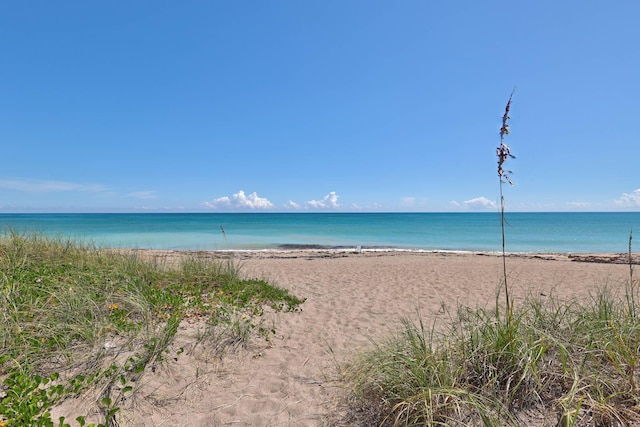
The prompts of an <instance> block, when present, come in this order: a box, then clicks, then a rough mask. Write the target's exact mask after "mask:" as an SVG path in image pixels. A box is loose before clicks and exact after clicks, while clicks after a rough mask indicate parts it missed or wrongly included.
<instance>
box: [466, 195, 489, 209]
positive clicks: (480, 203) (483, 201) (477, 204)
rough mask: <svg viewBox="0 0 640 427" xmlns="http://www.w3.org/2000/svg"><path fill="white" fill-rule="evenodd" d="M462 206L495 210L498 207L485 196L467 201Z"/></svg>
mask: <svg viewBox="0 0 640 427" xmlns="http://www.w3.org/2000/svg"><path fill="white" fill-rule="evenodd" d="M462 204H463V205H464V206H466V207H469V208H495V207H496V206H497V204H496V202H493V201H491V200H489V199H487V198H486V197H484V196H481V197H475V198H473V199H469V200H465V201H464V202H462Z"/></svg>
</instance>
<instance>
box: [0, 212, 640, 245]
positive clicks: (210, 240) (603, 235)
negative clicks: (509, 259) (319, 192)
mask: <svg viewBox="0 0 640 427" xmlns="http://www.w3.org/2000/svg"><path fill="white" fill-rule="evenodd" d="M506 219H507V225H506V229H505V231H506V249H507V251H508V252H529V253H578V252H582V253H584V252H627V251H628V245H629V233H630V231H631V229H633V230H637V232H636V234H637V236H638V237H637V239H636V240H637V241H638V242H639V243H638V245H637V246H638V247H640V213H638V212H624V213H622V212H616V213H611V212H609V213H508V214H507V216H506ZM222 229H224V233H223V232H222ZM0 230H2V231H3V232H4V233H7V232H9V231H10V230H14V231H16V232H26V231H35V232H38V233H43V234H46V235H50V236H55V237H65V238H71V239H74V240H80V241H85V242H91V243H94V244H96V245H98V246H102V247H129V248H154V249H194V250H223V249H277V248H279V247H283V245H285V247H296V246H303V245H318V246H323V247H355V246H358V245H360V246H362V247H363V248H367V247H385V248H386V247H390V248H398V249H415V250H452V251H501V250H502V240H501V231H500V215H499V214H498V213H224V214H209V213H193V214H181V213H173V214H94V213H92V214H0ZM289 245H291V246H289Z"/></svg>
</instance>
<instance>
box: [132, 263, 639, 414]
mask: <svg viewBox="0 0 640 427" xmlns="http://www.w3.org/2000/svg"><path fill="white" fill-rule="evenodd" d="M143 255H144V256H148V257H156V258H158V259H162V260H165V261H171V260H172V259H176V258H177V257H180V256H184V255H196V256H220V254H213V253H205V252H198V253H183V252H171V251H151V252H144V253H143ZM224 256H229V254H226V255H224ZM233 257H234V259H235V260H237V262H239V263H240V264H241V266H242V272H243V274H245V275H247V276H253V277H260V278H265V279H268V280H270V281H272V282H273V283H274V284H276V285H278V286H280V287H284V288H287V289H289V290H290V291H292V292H293V293H294V294H295V295H297V296H299V297H303V298H306V302H305V303H304V304H303V305H302V311H301V312H297V313H279V314H277V315H273V316H270V317H269V319H268V322H273V326H274V327H275V329H276V331H277V332H276V335H275V336H274V337H273V338H272V340H271V341H270V342H268V343H267V342H265V341H263V340H260V339H256V340H255V341H253V342H251V343H250V345H249V346H248V347H247V348H246V349H239V350H238V351H236V352H235V353H233V354H229V355H226V356H224V357H223V358H222V359H220V358H218V357H217V356H215V355H214V354H212V352H211V351H210V349H209V348H208V347H207V345H206V344H202V345H199V346H196V347H195V348H194V347H193V346H192V344H189V343H190V342H193V337H194V336H195V335H196V334H197V331H198V328H199V327H201V326H202V325H199V324H198V323H197V322H194V323H188V322H183V325H182V326H181V329H180V331H179V333H178V336H177V340H176V344H175V348H173V349H172V351H173V352H175V354H176V357H175V358H167V360H166V361H165V362H164V364H163V365H162V366H160V367H159V368H158V369H157V370H156V371H155V372H149V373H147V374H146V375H145V376H144V377H143V381H142V384H141V385H140V388H139V390H138V392H137V394H136V397H135V398H134V399H131V401H130V402H127V405H125V407H123V411H122V414H121V415H122V420H123V422H122V423H121V425H131V426H339V425H347V424H344V423H343V422H342V421H341V419H340V415H341V414H342V413H343V411H344V408H343V407H342V405H341V402H343V385H342V384H341V383H340V382H339V381H338V378H339V375H338V369H337V367H338V366H339V365H340V364H342V363H344V362H346V361H348V360H349V358H350V357H353V355H354V354H356V353H357V352H359V351H362V350H364V349H366V348H367V347H368V346H370V345H371V341H372V340H375V339H380V338H383V337H385V336H387V335H388V334H390V333H392V332H393V331H396V330H397V329H398V327H399V323H400V320H401V319H402V318H403V317H409V318H411V319H414V320H415V319H417V313H418V312H420V313H421V316H422V318H423V320H424V321H425V323H427V324H432V323H433V322H436V325H437V322H440V321H445V320H446V319H447V316H448V314H447V313H446V312H445V311H443V306H444V307H446V308H451V309H453V308H455V306H456V304H458V303H460V304H465V305H470V306H485V305H490V304H494V302H495V297H496V291H497V289H498V287H499V284H500V281H501V274H502V258H501V257H499V256H496V255H490V254H472V253H416V252H393V251H386V252H385V251H383V252H363V253H353V251H351V252H349V251H342V252H341V251H283V252H246V253H245V252H237V253H234V254H233ZM618 258H619V259H618V260H617V261H618V263H612V262H611V261H616V257H612V256H604V257H603V256H581V257H571V256H566V255H535V256H510V257H509V258H508V259H507V269H508V272H509V280H510V286H511V289H512V295H514V299H515V301H516V304H517V302H518V301H519V300H521V299H522V298H524V297H525V296H526V295H527V294H532V295H540V296H542V297H546V296H549V295H551V294H554V295H556V296H557V297H558V298H561V299H562V298H568V297H575V296H577V297H585V298H587V297H588V295H589V293H590V292H592V291H594V290H595V289H596V288H599V287H603V286H605V285H606V286H610V287H614V288H622V287H623V286H624V283H625V281H628V279H629V266H628V265H625V264H624V263H623V262H624V257H623V256H619V257H618ZM181 345H184V348H183V350H184V352H179V351H178V348H179V347H180V346H181ZM178 353H180V355H179V356H178V355H177V354H178Z"/></svg>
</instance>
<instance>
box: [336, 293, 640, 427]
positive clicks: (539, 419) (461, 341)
mask: <svg viewBox="0 0 640 427" xmlns="http://www.w3.org/2000/svg"><path fill="white" fill-rule="evenodd" d="M631 291H632V290H631V289H629V288H628V287H627V289H625V290H624V291H623V292H620V293H617V292H614V291H613V290H612V289H611V288H603V289H602V290H600V291H598V292H597V293H595V294H592V295H589V297H588V298H586V299H584V300H578V299H574V300H570V301H559V300H557V299H555V298H553V297H549V296H546V297H543V296H538V297H535V298H534V297H531V298H528V299H526V300H525V301H524V302H523V303H522V304H519V305H517V306H515V307H514V311H513V314H512V318H511V319H510V320H509V319H505V318H504V317H501V316H496V313H495V311H494V310H493V309H489V310H487V309H484V308H469V307H465V306H459V307H457V309H456V310H455V313H452V314H451V315H450V316H449V319H450V320H449V321H448V322H447V324H446V325H445V326H444V327H443V328H438V332H436V330H435V329H434V328H431V329H428V328H425V326H424V324H417V325H416V324H415V323H412V322H409V321H406V322H405V323H404V328H403V330H402V331H401V332H400V333H399V334H398V335H397V336H393V337H390V338H389V339H388V340H386V341H383V342H378V343H377V344H376V345H375V346H374V348H373V349H372V350H370V351H369V352H366V353H364V354H361V355H360V356H358V357H357V358H356V359H355V360H354V361H353V362H352V363H350V364H349V365H348V366H347V367H346V368H344V369H343V373H344V376H345V380H346V381H347V383H348V384H349V387H350V393H351V415H352V417H353V419H352V423H353V425H381V426H423V425H429V426H432V425H433V426H467V425H483V426H505V425H511V426H518V425H538V426H561V427H569V426H603V427H604V426H610V427H613V426H630V425H640V424H638V423H640V390H639V389H638V387H639V384H638V380H639V377H638V375H639V372H638V371H639V368H640V353H639V348H640V322H639V319H638V318H637V315H636V313H637V312H638V311H637V308H638V307H636V306H635V301H636V300H637V299H635V298H629V297H628V296H629V292H631ZM633 291H635V287H634V289H633ZM358 423H359V424H358Z"/></svg>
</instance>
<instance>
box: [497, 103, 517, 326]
mask: <svg viewBox="0 0 640 427" xmlns="http://www.w3.org/2000/svg"><path fill="white" fill-rule="evenodd" d="M512 97H513V92H511V95H509V101H507V106H506V107H505V108H504V115H503V116H502V127H501V128H500V145H499V146H498V148H497V149H496V154H497V156H498V178H499V179H500V225H501V228H502V269H503V278H504V294H505V299H506V303H507V313H508V317H507V319H508V320H510V319H511V313H512V306H511V301H510V299H509V286H508V285H507V254H506V240H505V233H504V223H505V220H504V209H505V202H504V194H503V191H502V187H503V184H504V183H505V182H507V183H509V184H510V185H513V181H512V180H511V177H510V176H509V175H510V174H511V171H510V170H507V169H505V168H504V164H505V162H506V161H507V159H509V158H512V159H515V156H514V155H513V154H511V148H509V146H508V145H507V144H505V142H504V137H505V136H506V135H509V123H508V121H509V119H510V117H509V110H510V109H511V98H512ZM496 309H497V307H496Z"/></svg>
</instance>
